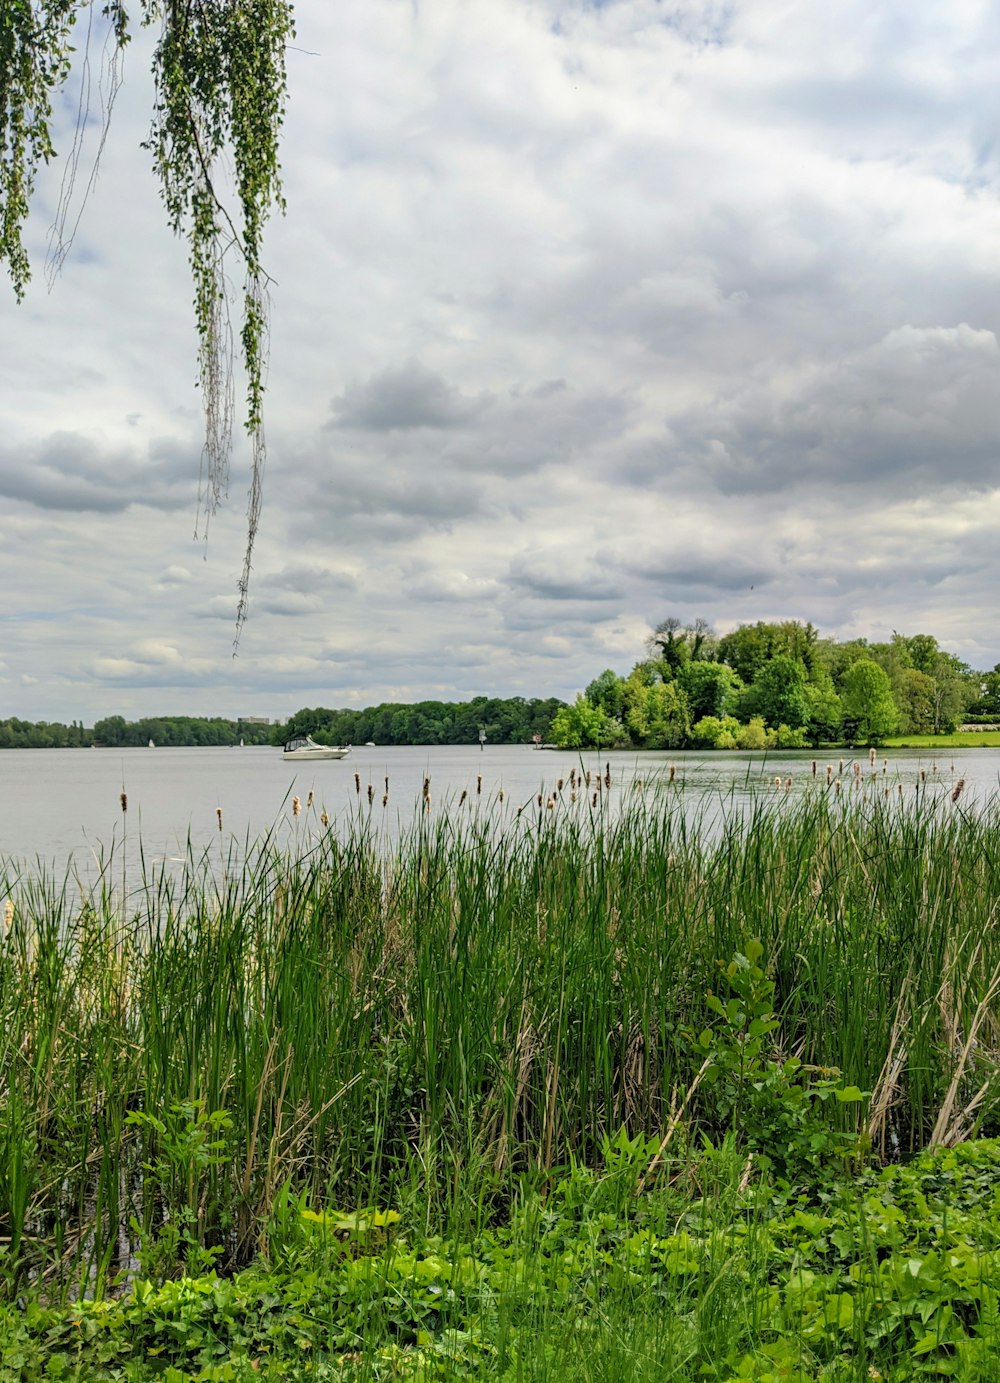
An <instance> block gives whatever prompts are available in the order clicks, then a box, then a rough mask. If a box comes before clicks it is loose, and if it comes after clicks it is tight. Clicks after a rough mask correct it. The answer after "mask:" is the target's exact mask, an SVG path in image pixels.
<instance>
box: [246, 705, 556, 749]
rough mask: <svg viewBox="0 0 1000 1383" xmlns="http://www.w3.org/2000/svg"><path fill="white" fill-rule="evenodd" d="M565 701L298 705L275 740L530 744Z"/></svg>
mask: <svg viewBox="0 0 1000 1383" xmlns="http://www.w3.org/2000/svg"><path fill="white" fill-rule="evenodd" d="M560 709H565V702H563V701H560V700H559V699H558V698H556V697H552V696H550V697H545V698H539V697H531V698H525V697H523V696H511V697H505V698H502V697H491V696H476V697H473V699H472V700H471V701H415V702H413V703H412V704H409V705H407V704H403V703H398V702H384V703H382V704H381V705H379V706H366V707H365V708H364V710H358V711H355V710H339V711H338V710H326V709H324V708H323V707H320V706H317V707H315V708H313V709H311V710H310V709H305V710H301V711H297V712H296V713H295V715H293V716H292V718H291V720H290V721H289V722H288V724H287V725H286V726H282V727H280V728H278V727H276V728H275V730H274V733H273V734H272V737H271V738H272V743H274V744H279V743H281V742H282V741H284V740H286V739H290V738H291V737H292V736H294V735H306V734H308V735H312V736H313V738H314V739H315V740H316V741H317V743H319V744H367V743H368V742H369V741H370V740H371V741H374V743H375V744H379V745H392V744H476V743H478V741H479V732H480V730H482V731H484V732H485V735H486V741H487V743H488V744H529V743H530V742H531V740H532V739H534V738H535V737H536V736H538V737H540V738H541V739H543V740H544V739H548V737H549V732H550V728H551V725H552V721H553V717H554V716H555V715H556V713H557V712H558V711H559V710H560Z"/></svg>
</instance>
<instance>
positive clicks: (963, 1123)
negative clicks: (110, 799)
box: [0, 769, 1000, 1383]
mask: <svg viewBox="0 0 1000 1383" xmlns="http://www.w3.org/2000/svg"><path fill="white" fill-rule="evenodd" d="M854 781H855V783H856V786H854V787H852V788H851V789H850V790H846V791H843V792H841V793H838V792H837V791H835V790H833V789H828V788H827V787H826V785H825V784H824V783H823V782H822V780H819V781H818V782H817V783H816V784H815V786H812V785H810V787H809V788H808V789H807V790H805V791H804V792H802V793H801V794H800V795H791V794H788V795H786V794H785V793H784V792H781V793H773V794H771V795H769V796H767V798H766V799H765V798H760V799H758V800H750V801H747V800H746V799H745V798H743V799H741V800H740V801H739V802H736V801H735V799H734V801H733V802H732V803H731V804H730V806H729V809H728V810H727V809H726V806H725V804H722V806H721V807H720V804H719V803H718V802H715V803H709V802H708V801H706V803H705V804H704V810H703V811H702V812H701V813H699V812H697V811H695V812H692V808H691V804H690V802H686V801H685V800H684V789H683V787H682V785H681V784H679V783H676V784H667V785H665V786H663V787H660V788H657V789H653V788H651V787H647V788H643V787H641V786H640V785H635V786H634V787H633V788H632V789H630V791H629V793H628V795H627V798H626V799H625V800H618V795H619V793H620V792H621V789H620V788H619V787H618V785H617V784H616V783H615V782H614V780H613V777H612V773H611V770H610V769H606V770H605V773H604V774H602V775H598V774H591V775H590V776H589V778H588V777H586V776H578V775H577V774H576V773H575V772H574V773H573V774H572V776H570V777H569V778H567V779H566V780H563V781H561V782H560V783H559V784H558V785H554V786H553V789H552V792H551V794H545V793H542V794H541V795H540V796H539V797H538V799H536V800H534V801H532V803H531V804H530V805H529V806H528V807H527V808H525V807H522V808H521V809H520V810H518V809H517V808H516V807H515V806H514V805H513V804H512V803H511V802H509V801H504V800H503V798H502V797H501V795H500V794H499V793H497V794H496V795H495V796H493V797H490V798H487V797H486V796H485V795H480V794H477V793H474V792H473V793H469V794H466V795H463V798H462V799H460V800H458V801H455V802H453V803H452V804H451V805H450V806H449V807H448V808H447V809H446V810H439V808H438V807H437V805H436V804H435V803H434V802H433V800H432V795H431V785H430V783H429V782H428V783H427V784H426V785H425V790H424V796H423V810H422V811H421V812H420V813H419V815H418V818H417V821H416V823H415V824H414V825H413V826H412V828H411V829H410V830H409V832H408V833H407V834H404V836H403V838H402V839H401V840H398V839H397V840H395V841H389V840H388V839H386V838H385V837H383V836H382V834H381V832H380V830H379V829H376V828H375V827H374V826H373V825H372V824H371V822H372V821H373V820H375V819H377V817H378V813H377V812H372V811H371V810H370V807H369V803H368V802H367V801H366V799H365V795H364V794H359V797H358V810H357V813H356V816H355V818H354V819H353V822H351V823H348V824H347V825H346V826H343V827H342V829H340V830H339V831H338V832H337V833H334V832H331V831H329V830H325V829H323V826H322V823H321V822H320V821H319V820H318V818H317V817H316V816H315V815H314V814H313V809H311V807H310V804H309V803H308V802H307V803H305V804H304V805H303V804H300V803H296V804H295V806H296V808H297V812H298V818H297V819H298V821H299V823H300V824H301V826H302V836H301V839H300V848H298V849H295V850H281V851H279V850H278V849H276V848H275V847H274V846H273V845H272V843H271V842H270V841H268V840H266V839H265V840H263V841H262V842H260V844H259V845H258V846H257V848H256V849H255V850H254V851H252V852H251V853H250V855H249V856H248V857H245V858H244V857H243V856H241V858H240V862H239V864H238V865H236V864H234V865H233V866H232V867H231V868H227V867H226V863H225V861H223V860H219V859H218V858H217V857H213V858H209V856H207V855H206V856H205V857H202V858H200V859H197V858H191V859H190V860H189V862H188V866H187V868H186V870H185V871H183V873H182V874H181V875H180V876H178V875H176V874H174V875H170V876H168V875H166V874H165V873H162V872H159V873H158V872H155V871H150V872H149V873H148V874H147V876H146V877H144V878H142V879H137V878H133V879H130V880H126V881H125V884H126V888H125V890H124V892H123V891H122V890H121V889H120V888H119V889H114V890H113V889H112V888H111V886H110V883H109V882H108V881H109V880H110V879H111V878H113V877H116V878H117V879H118V880H119V881H120V880H121V875H120V873H117V872H116V870H115V869H114V868H113V867H111V866H110V865H109V869H108V871H107V873H106V875H105V884H104V886H103V887H99V888H98V889H97V890H94V891H91V892H89V893H88V894H87V895H86V896H83V897H81V896H79V894H78V892H77V891H76V889H75V888H74V887H73V886H72V883H71V881H69V880H59V879H55V878H52V877H45V876H44V875H43V874H38V873H36V874H34V875H30V876H29V875H25V874H24V873H15V871H14V870H13V868H11V869H10V870H9V871H8V876H7V878H6V879H5V880H4V882H3V885H2V889H0V893H2V896H3V901H4V906H5V912H4V935H3V939H2V946H0V1016H2V1025H0V1034H2V1036H0V1082H2V1084H0V1149H2V1153H0V1289H2V1293H3V1297H4V1300H5V1302H6V1305H2V1306H0V1379H2V1380H3V1381H4V1383H8V1380H14V1379H18V1380H20V1379H35V1378H53V1377H62V1378H72V1379H79V1380H84V1379H86V1380H100V1379H113V1378H121V1379H126V1378H127V1379H135V1380H147V1379H153V1378H165V1379H167V1380H169V1383H185V1380H193V1379H199V1380H201V1379H204V1380H209V1379H218V1380H225V1379H230V1380H234V1379H235V1380H243V1379H255V1378H260V1377H269V1378H351V1379H362V1378H364V1379H390V1378H413V1379H431V1378H460V1377H474V1378H483V1379H487V1378H488V1379H504V1380H512V1381H513V1380H522V1379H525V1380H526V1379H580V1380H591V1379H593V1380H597V1379H601V1380H605V1379H606V1380H619V1379H620V1380H626V1379H628V1380H646V1379H649V1380H651V1381H652V1380H654V1379H656V1380H660V1379H663V1378H675V1379H683V1380H689V1379H690V1380H695V1379H702V1378H709V1379H717V1380H725V1383H730V1381H731V1380H738V1379H755V1380H758V1383H771V1380H778V1379H782V1380H793V1381H794V1383H806V1380H809V1381H810V1383H812V1380H815V1379H837V1380H841V1379H843V1380H846V1379H851V1380H854V1379H859V1380H860V1379H863V1378H883V1379H893V1380H895V1379H903V1378H906V1379H909V1378H912V1377H914V1376H918V1375H924V1374H926V1375H929V1376H932V1377H934V1376H938V1377H955V1378H962V1379H967V1380H971V1379H987V1378H989V1377H991V1376H992V1375H991V1374H990V1372H989V1369H990V1368H991V1367H992V1366H993V1362H995V1358H996V1350H997V1347H998V1344H1000V1339H998V1335H1000V1327H998V1310H997V1301H998V1298H997V1291H998V1288H1000V1257H998V1255H1000V1200H998V1197H997V1193H996V1181H997V1178H996V1168H997V1165H998V1163H1000V1152H998V1146H997V1144H996V1143H995V1142H994V1141H993V1139H994V1138H995V1137H996V1136H997V1135H998V1134H1000V1079H998V1066H997V1057H998V1052H1000V1002H998V994H1000V934H998V931H997V925H996V924H997V919H996V912H997V906H998V903H997V900H998V898H1000V805H998V804H997V803H996V802H995V801H993V802H987V803H982V802H979V803H977V804H976V805H975V807H974V809H973V808H971V807H969V806H968V805H967V802H966V800H965V799H964V798H963V795H962V791H961V788H960V786H959V785H958V784H956V785H955V787H954V788H953V789H952V791H951V792H946V791H943V790H936V789H935V788H933V787H932V786H931V785H928V786H926V787H924V788H922V789H921V788H919V787H914V788H909V789H907V790H906V791H905V792H904V791H902V790H901V789H891V788H889V787H888V785H887V784H886V783H885V781H884V779H882V778H881V777H878V776H875V775H871V776H869V775H867V774H855V776H854ZM376 806H377V803H376Z"/></svg>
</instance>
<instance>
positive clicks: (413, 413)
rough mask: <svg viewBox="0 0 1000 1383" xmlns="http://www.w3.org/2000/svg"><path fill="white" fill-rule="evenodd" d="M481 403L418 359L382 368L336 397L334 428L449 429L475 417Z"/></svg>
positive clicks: (369, 429) (376, 430) (334, 403)
mask: <svg viewBox="0 0 1000 1383" xmlns="http://www.w3.org/2000/svg"><path fill="white" fill-rule="evenodd" d="M480 407H481V402H480V401H477V400H475V399H467V398H464V397H463V396H462V395H461V394H460V393H459V392H458V390H457V389H453V388H452V387H451V386H450V385H449V384H448V383H447V381H446V380H444V379H443V378H442V377H441V376H440V375H438V374H435V373H434V372H433V370H428V369H427V368H426V367H425V366H423V365H421V364H420V363H419V361H416V360H408V361H406V363H405V364H403V365H400V366H397V367H396V368H394V369H388V370H383V371H382V372H381V373H379V374H376V375H373V376H372V377H371V378H370V379H368V380H366V381H365V382H364V383H363V384H355V385H352V386H351V387H349V388H348V389H345V391H344V393H343V394H342V395H341V396H340V397H339V398H337V399H334V401H333V405H332V409H333V414H334V417H333V421H332V422H331V423H330V424H328V426H330V427H336V428H357V429H359V430H360V431H362V432H395V431H402V430H408V429H411V428H434V429H440V428H450V427H456V426H458V425H459V424H460V423H463V422H467V421H468V420H469V419H471V418H472V417H474V416H475V414H476V412H477V411H478V410H479V408H480Z"/></svg>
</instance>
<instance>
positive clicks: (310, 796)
mask: <svg viewBox="0 0 1000 1383" xmlns="http://www.w3.org/2000/svg"><path fill="white" fill-rule="evenodd" d="M313 801H314V798H313V793H312V788H310V789H309V796H308V797H307V798H306V806H307V807H311V806H312V804H313Z"/></svg>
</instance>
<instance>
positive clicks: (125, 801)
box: [118, 792, 128, 812]
mask: <svg viewBox="0 0 1000 1383" xmlns="http://www.w3.org/2000/svg"><path fill="white" fill-rule="evenodd" d="M118 800H119V802H120V803H121V804H122V811H123V812H127V811H128V793H127V792H123V793H122V794H121V796H120V797H119V798H118Z"/></svg>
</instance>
